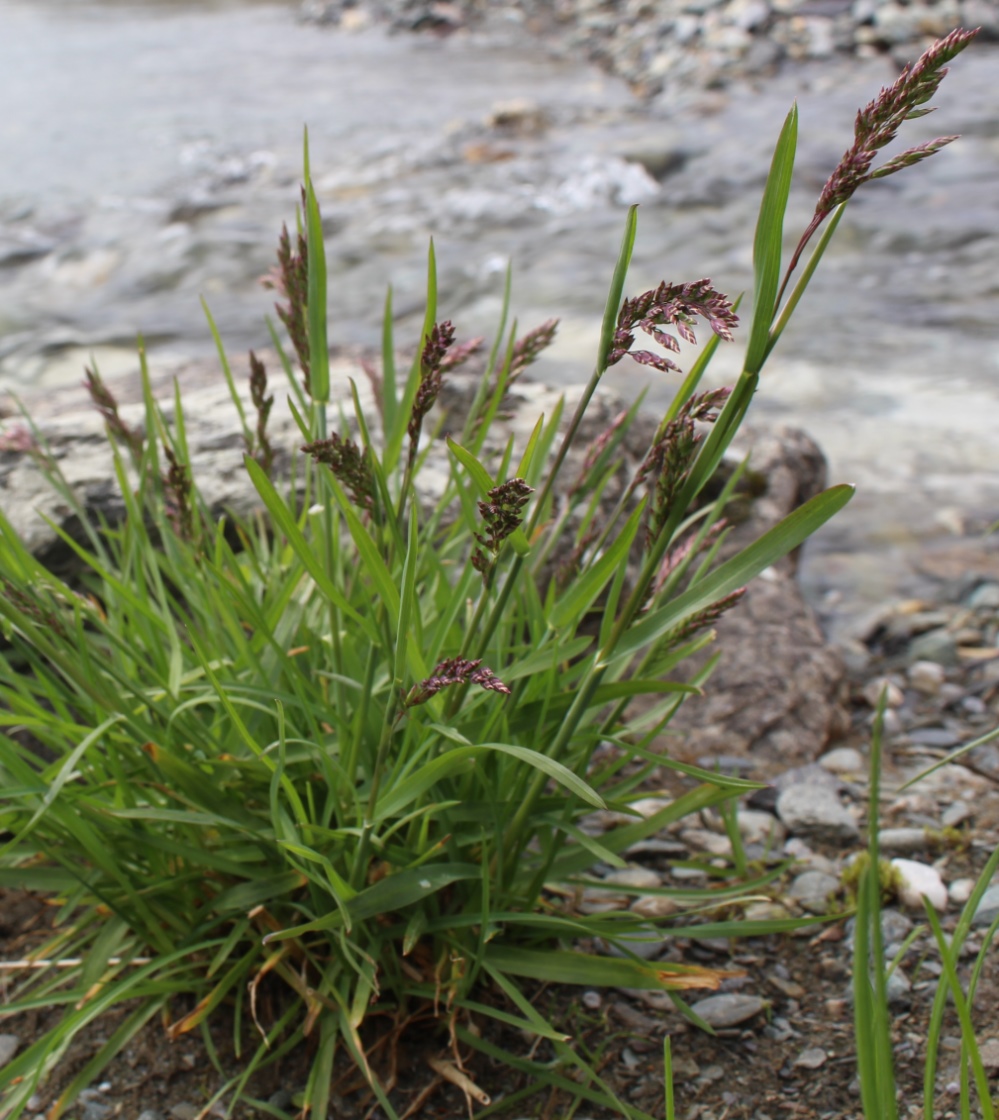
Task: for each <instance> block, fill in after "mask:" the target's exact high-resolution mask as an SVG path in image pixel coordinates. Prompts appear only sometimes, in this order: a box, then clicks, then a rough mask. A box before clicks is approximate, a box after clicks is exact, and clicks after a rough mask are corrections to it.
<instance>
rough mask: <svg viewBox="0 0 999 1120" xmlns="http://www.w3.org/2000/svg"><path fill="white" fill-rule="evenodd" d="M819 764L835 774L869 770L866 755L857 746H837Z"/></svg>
mask: <svg viewBox="0 0 999 1120" xmlns="http://www.w3.org/2000/svg"><path fill="white" fill-rule="evenodd" d="M819 765H820V766H821V767H822V768H823V770H828V771H830V773H833V774H862V773H864V772H865V771H866V770H867V762H866V760H865V759H864V756H863V755H862V754H861V753H860V751H858V750H857V749H856V748H855V747H836V748H835V750H831V751H828V752H827V753H826V754H824V755H823V756H822V757H821V758H820V759H819Z"/></svg>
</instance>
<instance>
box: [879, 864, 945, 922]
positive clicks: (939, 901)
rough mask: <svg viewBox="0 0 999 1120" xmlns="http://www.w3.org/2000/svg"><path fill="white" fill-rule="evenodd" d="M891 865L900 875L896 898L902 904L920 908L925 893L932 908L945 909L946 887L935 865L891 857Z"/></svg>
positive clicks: (914, 908) (921, 907) (915, 908)
mask: <svg viewBox="0 0 999 1120" xmlns="http://www.w3.org/2000/svg"><path fill="white" fill-rule="evenodd" d="M891 865H892V868H893V869H894V870H895V871H897V872H898V874H899V876H900V877H901V881H900V883H899V887H898V898H899V901H900V902H901V903H902V905H903V906H908V907H910V908H911V909H913V910H922V909H923V899H922V896H923V895H925V896H926V898H927V901H928V902H929V903H930V905H931V906H932V907H933V909H934V910H938V911H942V910H946V909H947V903H948V901H949V900H948V898H947V888H946V887H945V886H944V883H943V880H942V879H941V878H940V872H939V871H937V869H936V868H935V867H930V866H929V865H928V864H925V863H918V862H917V861H916V860H912V859H893V860H892V861H891Z"/></svg>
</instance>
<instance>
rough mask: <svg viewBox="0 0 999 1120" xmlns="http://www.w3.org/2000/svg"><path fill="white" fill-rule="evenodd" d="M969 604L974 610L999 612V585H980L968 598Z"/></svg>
mask: <svg viewBox="0 0 999 1120" xmlns="http://www.w3.org/2000/svg"><path fill="white" fill-rule="evenodd" d="M967 602H968V606H969V607H971V609H972V610H979V609H982V608H984V609H985V610H990V611H996V610H999V583H980V584H979V585H978V586H977V587H976V588H975V590H974V591H972V593H971V594H970V595H969V596H968V600H967Z"/></svg>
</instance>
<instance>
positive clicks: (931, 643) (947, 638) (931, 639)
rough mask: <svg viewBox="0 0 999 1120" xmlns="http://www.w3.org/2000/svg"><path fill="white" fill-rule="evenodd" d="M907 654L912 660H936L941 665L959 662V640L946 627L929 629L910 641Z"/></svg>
mask: <svg viewBox="0 0 999 1120" xmlns="http://www.w3.org/2000/svg"><path fill="white" fill-rule="evenodd" d="M906 656H907V658H908V659H909V660H910V661H936V662H937V663H938V664H940V665H956V664H957V641H956V639H955V638H954V635H953V634H951V632H950V631H949V630H948V629H947V628H946V627H945V626H941V627H939V628H938V629H936V630H927V631H926V633H925V634H920V635H919V636H918V637H915V638H913V639H912V641H911V642H909V646H908V649H907V651H906Z"/></svg>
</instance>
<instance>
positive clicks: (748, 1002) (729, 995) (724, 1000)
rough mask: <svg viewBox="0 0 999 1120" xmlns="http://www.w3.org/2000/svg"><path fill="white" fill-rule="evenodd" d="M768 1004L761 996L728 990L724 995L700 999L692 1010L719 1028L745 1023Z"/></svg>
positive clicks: (712, 1025)
mask: <svg viewBox="0 0 999 1120" xmlns="http://www.w3.org/2000/svg"><path fill="white" fill-rule="evenodd" d="M766 1006H767V1004H766V1002H765V1001H764V1000H762V999H760V997H759V996H750V995H743V994H742V993H740V992H726V993H725V994H724V995H720V996H708V998H707V999H702V1000H698V1001H697V1003H695V1004H693V1005H692V1006H691V1008H690V1010H691V1011H693V1012H694V1014H695V1015H700V1017H701V1018H702V1019H703V1020H704V1021H705V1022H706V1023H707V1024H708V1026H709V1027H714V1028H715V1029H716V1030H717V1029H724V1028H725V1027H734V1026H736V1025H738V1024H739V1023H744V1022H745V1021H746V1020H747V1019H751V1018H752V1017H753V1016H754V1015H758V1014H759V1013H760V1012H761V1011H762V1010H763V1009H764V1008H765V1007H766Z"/></svg>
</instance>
